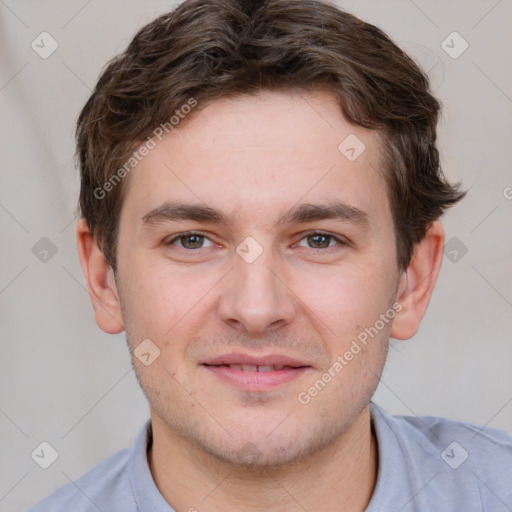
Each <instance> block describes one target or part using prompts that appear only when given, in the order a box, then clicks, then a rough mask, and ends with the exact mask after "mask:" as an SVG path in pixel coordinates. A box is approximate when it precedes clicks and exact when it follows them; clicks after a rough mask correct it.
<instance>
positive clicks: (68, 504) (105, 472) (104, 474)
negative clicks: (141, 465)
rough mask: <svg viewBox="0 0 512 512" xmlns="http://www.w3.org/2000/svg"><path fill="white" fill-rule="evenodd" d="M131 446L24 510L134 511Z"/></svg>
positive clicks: (38, 511) (34, 511) (47, 511)
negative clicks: (130, 468) (130, 469)
mask: <svg viewBox="0 0 512 512" xmlns="http://www.w3.org/2000/svg"><path fill="white" fill-rule="evenodd" d="M132 455H133V450H132V449H128V448H126V449H124V450H121V451H119V452H117V453H115V454H114V455H111V456H110V457H108V458H107V459H105V460H103V461H102V462H100V463H99V464H98V465H97V466H95V467H94V468H92V469H91V470H90V471H88V472H87V473H86V474H85V475H83V476H82V477H81V478H79V479H78V480H76V481H74V482H70V483H68V484H67V485H65V486H64V487H61V488H60V489H57V490H56V491H55V492H53V493H52V494H51V495H50V496H48V497H47V498H45V499H44V500H42V501H40V502H39V503H37V504H36V505H34V506H33V507H32V508H30V509H29V510H28V511H27V512H50V511H51V512H68V511H70V510H72V511H73V512H93V511H94V512H97V511H98V510H109V511H111V512H115V511H117V510H119V511H123V512H132V511H134V512H135V511H136V510H137V508H136V504H135V500H134V498H133V493H132V492H131V491H130V487H131V482H130V474H129V465H130V461H131V458H132Z"/></svg>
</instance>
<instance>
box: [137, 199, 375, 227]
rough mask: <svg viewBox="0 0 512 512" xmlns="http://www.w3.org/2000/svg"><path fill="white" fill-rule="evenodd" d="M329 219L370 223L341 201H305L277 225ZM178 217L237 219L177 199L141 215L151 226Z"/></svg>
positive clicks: (230, 222)
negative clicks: (313, 202)
mask: <svg viewBox="0 0 512 512" xmlns="http://www.w3.org/2000/svg"><path fill="white" fill-rule="evenodd" d="M330 219H333V220H339V221H342V222H352V223H355V224H361V225H367V224H368V214H367V213H366V212H365V211H363V210H361V209H359V208H356V207H355V206H352V205H348V204H345V203H342V202H339V201H334V202H333V201H331V202H323V203H321V204H311V203H306V204H299V205H295V206H293V207H292V208H291V209H290V210H289V211H287V212H285V213H283V214H281V215H280V216H279V218H278V220H277V222H276V223H275V224H274V225H275V226H277V225H282V224H301V223H306V222H313V221H319V220H330ZM179 220H191V221H196V222H209V223H213V224H225V225H226V226H231V225H233V223H234V221H235V215H234V214H230V215H228V214H226V213H224V212H222V211H219V210H216V209H214V208H211V207H209V206H205V205H201V204H190V203H182V202H178V201H174V202H165V203H164V204H162V205H161V206H159V207H157V208H155V209H154V210H151V211H150V212H149V213H147V214H146V215H144V217H142V222H143V224H144V225H146V226H148V227H149V226H153V225H157V224H160V223H163V222H172V221H179Z"/></svg>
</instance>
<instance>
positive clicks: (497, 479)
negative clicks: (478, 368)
mask: <svg viewBox="0 0 512 512" xmlns="http://www.w3.org/2000/svg"><path fill="white" fill-rule="evenodd" d="M371 411H372V417H373V419H374V424H375V426H376V429H377V430H378V433H379V434H380V436H381V440H382V441H383V442H384V443H393V444H394V445H395V446H396V447H397V451H399V452H400V456H401V459H402V460H403V461H404V462H403V464H404V465H406V466H407V471H408V472H409V475H410V478H411V479H416V480H417V481H418V483H421V482H426V481H427V476H428V479H430V478H435V480H433V482H432V484H433V485H429V486H428V488H429V489H428V491H431V492H432V493H434V492H436V489H437V492H439V491H440V490H441V489H445V490H451V493H452V494H453V493H455V494H457V495H458V498H457V499H459V502H460V499H461V497H462V496H463V495H466V496H469V495H472V496H473V497H474V498H475V500H476V501H478V502H480V503H482V504H485V505H486V506H490V505H492V506H493V507H494V508H493V510H502V508H500V507H503V504H506V505H507V506H510V505H512V434H511V433H508V432H505V431H501V430H497V429H493V428H489V427H483V426H478V425H475V424H472V423H467V422H463V421H455V420H450V419H447V418H442V417H437V416H391V415H389V414H387V413H386V412H385V411H384V410H383V409H381V408H380V407H378V406H377V405H375V404H374V403H372V404H371ZM429 481H430V480H429ZM427 494H428V492H427ZM443 494H444V493H443ZM503 510H505V509H504V508H503Z"/></svg>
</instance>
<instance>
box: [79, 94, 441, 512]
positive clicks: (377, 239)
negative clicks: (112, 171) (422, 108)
mask: <svg viewBox="0 0 512 512" xmlns="http://www.w3.org/2000/svg"><path fill="white" fill-rule="evenodd" d="M349 134H355V135H356V136H357V137H359V139H360V140H362V141H363V142H364V144H365V146H366V149H365V151H364V152H363V153H362V154H361V155H360V156H359V157H358V158H357V159H356V160H355V161H349V160H348V159H347V158H346V157H345V156H344V155H343V154H342V153H341V152H340V151H339V150H338V146H339V144H340V142H341V141H343V140H344V139H345V137H347V136H348V135H349ZM379 151H380V142H379V139H378V138H377V136H376V134H375V133H374V132H372V131H369V130H366V129H363V128H361V127H357V126H352V125H350V124H349V123H348V122H347V121H346V120H345V119H344V117H343V116H342V114H341V112H340V110H339V108H338V106H337V104H336V102H335V100H334V98H333V97H331V96H330V95H329V94H328V93H326V92H322V91H320V90H317V91H310V92H308V93H306V92H304V93H302V94H292V93H291V92H279V93H277V92H262V93H260V94H258V96H252V97H249V96H238V97H235V98H230V99H228V98H225V99H221V100H217V101H215V102H213V103H211V104H209V105H208V106H206V107H205V108H203V109H202V110H201V111H199V112H196V113H195V115H194V117H193V118H191V119H189V120H187V122H186V123H184V124H183V126H178V128H177V129H175V130H174V131H172V132H171V133H170V134H169V135H168V136H167V138H165V139H164V140H163V141H161V142H159V143H158V145H157V147H156V148H155V149H153V150H152V151H150V153H149V154H148V155H147V156H146V157H145V158H144V159H143V160H142V161H141V162H140V163H139V164H138V166H137V168H136V169H135V170H134V171H133V172H132V174H131V175H130V177H129V180H130V182H129V186H128V188H127V194H126V197H125V199H124V203H123V207H122V211H121V217H120V229H119V245H118V252H117V280H116V279H114V275H113V272H112V269H111V268H110V266H109V265H108V263H107V262H106V260H105V258H104V256H103V254H102V253H101V251H100V250H99V248H98V245H97V244H96V242H95V240H94V238H93V237H92V236H91V233H90V231H89V229H88V228H87V225H86V223H85V221H84V220H81V221H80V223H79V225H78V230H77V237H78V247H79V254H80V260H81V263H82V267H83V270H84V273H85V276H86V279H87V282H88V287H89V292H90V296H91V300H92V303H93V305H94V309H95V315H96V321H97V323H98V325H99V326H100V327H101V329H103V330H104V331H106V332H108V333H118V332H121V331H122V330H123V329H124V330H125V331H126V334H127V339H128V343H129V346H130V349H131V351H132V352H133V350H135V348H136V347H137V346H138V345H139V344H140V343H141V342H142V340H144V339H150V340H151V341H152V343H153V344H154V345H155V346H157V347H158V349H159V350H160V355H159V356H158V357H157V358H156V359H155V361H154V362H153V363H152V364H151V365H149V366H145V365H144V364H142V363H141V361H139V359H138V358H136V357H133V365H134V368H135V371H136V373H137V376H138V379H139V381H140V383H141V386H142V388H143V390H144V392H145V393H146V396H147V397H148V400H149V403H150V412H151V421H152V426H153V447H152V449H151V451H150V452H149V454H148V461H149V465H150V469H151V472H152V474H153V478H154V480H155V483H156V485H157V487H158V488H159V490H160V492H161V493H162V495H163V496H164V498H165V499H166V500H167V501H168V502H169V503H170V504H171V506H173V507H174V508H175V509H176V510H177V511H179V512H181V511H187V510H194V509H197V510H198V511H201V512H203V511H220V510H222V511H224V512H226V511H227V512H229V511H235V510H247V511H252V510H254V511H263V510H265V511H266V510H274V511H283V512H285V511H296V510H303V509H305V510H326V511H331V510H338V509H339V506H340V503H343V506H344V509H345V510H351V511H359V510H361V511H362V510H364V509H365V508H366V506H367V504H368V502H369V500H370V498H371V494H372V492H373V489H374V487H375V482H376V478H377V467H378V451H377V445H376V440H375V436H374V434H373V433H372V428H371V421H370V414H369V401H370V398H371V396H372V395H373V393H374V391H375V389H376V387H377V384H378V381H379V378H380V376H381V373H382V369H383V366H384V362H385V359H386V354H387V349H388V341H389V337H390V336H391V337H394V338H397V339H408V338H410V337H411V336H413V335H414V333H415V332H416V330H417V328H418V326H419V323H420V321H421V319H422V317H423V315H424V313H425V310H426V308H427V305H428V302H429V300H430V297H431V293H432V290H433V287H434V284H435V281H436V278H437V274H438V271H439V267H440V263H441V258H442V246H443V241H444V233H443V229H442V226H441V224H440V223H439V222H438V221H436V222H434V223H433V224H432V225H431V226H430V228H429V230H428V231H427V234H426V236H425V238H424V239H423V241H422V242H421V243H420V244H419V245H418V246H417V247H416V250H415V253H414V257H413V259H412V261H411V263H410V265H409V267H408V268H407V269H406V270H405V271H403V270H399V269H398V267H397V264H396V248H395V238H394V231H393V220H392V216H391V211H390V206H389V203H388V198H387V194H386V187H385V183H384V179H383V176H382V172H383V170H382V166H381V164H380V152H379ZM166 201H182V202H187V203H194V204H196V203H198V204H201V205H203V206H204V205H207V206H209V207H211V208H214V209H216V210H220V211H222V212H224V213H225V214H226V215H228V216H229V215H231V214H233V215H234V218H233V219H231V221H232V222H230V223H229V224H224V223H214V222H206V221H201V222H198V221H193V220H178V221H176V220H174V221H171V220H161V219H160V220H158V219H155V218H154V217H152V220H151V221H146V222H144V220H143V218H144V217H145V216H146V215H147V214H148V213H149V212H151V211H153V210H154V209H156V208H158V207H160V206H161V205H162V204H164V203H165V202H166ZM330 201H341V202H343V203H345V204H347V205H350V206H351V207H353V208H357V209H359V210H361V211H362V212H364V218H365V220H364V221H357V220H353V219H341V220H340V219H322V220H315V221H308V222H302V223H300V224H299V223H282V224H277V223H276V221H277V219H278V218H279V216H280V215H281V214H282V213H283V212H286V211H288V210H290V209H291V208H292V207H294V206H295V205H297V204H299V205H300V204H304V203H311V204H321V203H324V204H325V203H326V202H330ZM235 215H236V216H235ZM190 230H194V231H200V232H201V233H203V234H204V235H205V238H204V239H202V238H199V239H198V238H194V237H192V238H190V237H188V238H187V237H182V238H181V239H179V238H178V239H175V236H176V235H178V234H180V233H183V232H186V231H190ZM308 230H314V231H320V232H322V233H326V234H331V235H333V236H334V237H338V238H339V239H340V241H341V242H344V243H341V242H338V241H337V240H336V239H334V238H322V237H320V238H318V237H315V236H310V235H305V234H304V233H305V232H306V231H308ZM248 236H251V237H253V238H254V239H255V240H256V241H257V243H258V244H259V246H260V247H261V249H262V251H263V252H262V253H261V254H260V255H259V257H258V258H257V259H255V261H253V262H252V263H248V262H247V261H245V260H244V259H243V258H242V257H240V256H239V254H237V252H236V249H237V247H238V246H239V245H240V244H241V243H242V241H243V240H244V239H245V238H246V237H248ZM172 239H174V241H173V243H171V244H169V243H168V242H169V241H170V240H172ZM396 303H399V304H400V305H401V311H400V313H398V314H397V315H396V316H395V318H394V320H392V321H390V322H389V323H386V324H385V326H384V328H382V329H381V330H380V331H379V333H378V335H377V336H375V337H374V338H372V339H371V341H370V342H369V343H368V344H367V345H366V346H363V347H362V350H361V352H360V353H358V354H357V355H355V356H354V357H353V359H352V360H351V361H350V362H349V363H348V364H347V365H346V366H345V367H344V368H343V370H342V371H340V372H338V373H336V376H335V377H334V378H332V379H331V381H330V382H329V383H328V384H327V385H326V386H325V387H324V388H323V389H322V390H321V391H320V392H319V393H317V394H316V396H314V397H312V398H311V400H310V401H309V403H307V404H305V405H304V404H302V403H300V402H299V400H298V399H297V397H298V394H299V393H300V392H304V391H307V390H308V389H309V388H310V387H311V386H312V385H313V384H314V383H315V381H317V380H318V379H319V378H321V376H322V374H323V373H324V372H326V371H328V369H329V368H330V367H332V365H333V363H334V361H336V358H337V357H338V356H340V355H343V354H344V353H345V352H346V351H347V350H348V349H349V348H350V344H351V342H352V341H353V340H354V339H355V338H356V337H357V335H358V334H359V333H361V332H362V331H364V329H365V328H367V327H370V326H373V325H375V323H376V321H377V320H378V319H379V317H380V315H381V314H384V313H385V312H386V311H388V310H389V309H390V308H392V306H393V304H396ZM229 353H245V354H250V355H252V356H259V355H269V354H276V353H277V354H283V355H288V356H290V357H294V358H296V359H299V360H301V361H302V362H304V364H306V365H307V366H308V368H307V369H306V370H305V371H304V372H302V373H301V374H300V376H298V377H296V378H295V379H294V380H292V381H290V382H287V383H285V384H282V385H279V386H276V387H273V388H272V389H270V390H244V389H240V388H239V387H237V386H234V385H232V384H230V383H227V382H225V381H223V380H222V379H220V378H218V377H217V375H216V374H214V373H213V372H211V371H209V370H208V369H207V368H206V367H205V366H204V365H203V364H201V363H202V362H204V361H205V360H208V359H211V358H213V357H216V356H219V355H221V354H229ZM312 482H314V483H315V485H311V483H312Z"/></svg>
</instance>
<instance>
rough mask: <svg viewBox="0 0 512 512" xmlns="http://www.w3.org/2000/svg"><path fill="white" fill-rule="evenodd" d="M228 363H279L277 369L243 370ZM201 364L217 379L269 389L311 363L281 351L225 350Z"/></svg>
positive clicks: (243, 386) (296, 375)
mask: <svg viewBox="0 0 512 512" xmlns="http://www.w3.org/2000/svg"><path fill="white" fill-rule="evenodd" d="M228 365H249V366H282V367H283V368H282V369H280V370H271V371H243V370H240V369H235V368H230V367H229V366H228ZM201 366H203V368H205V369H206V370H207V371H208V372H210V373H211V374H213V375H214V376H215V377H217V378H219V379H220V380H222V381H224V382H226V383H228V384H230V385H232V386H234V387H236V388H239V389H241V390H243V391H262V392H263V391H270V390H273V389H275V388H278V387H279V386H283V385H284V384H287V383H290V382H292V381H294V380H295V379H297V378H299V377H300V376H301V375H303V374H304V373H305V372H307V371H309V370H311V369H312V367H311V366H310V365H308V364H306V363H305V362H303V361H300V360H298V359H294V358H291V357H289V356H285V355H281V354H270V355H266V356H252V355H250V354H224V355H221V356H218V357H215V358H212V359H208V360H207V361H204V362H202V363H201Z"/></svg>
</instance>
